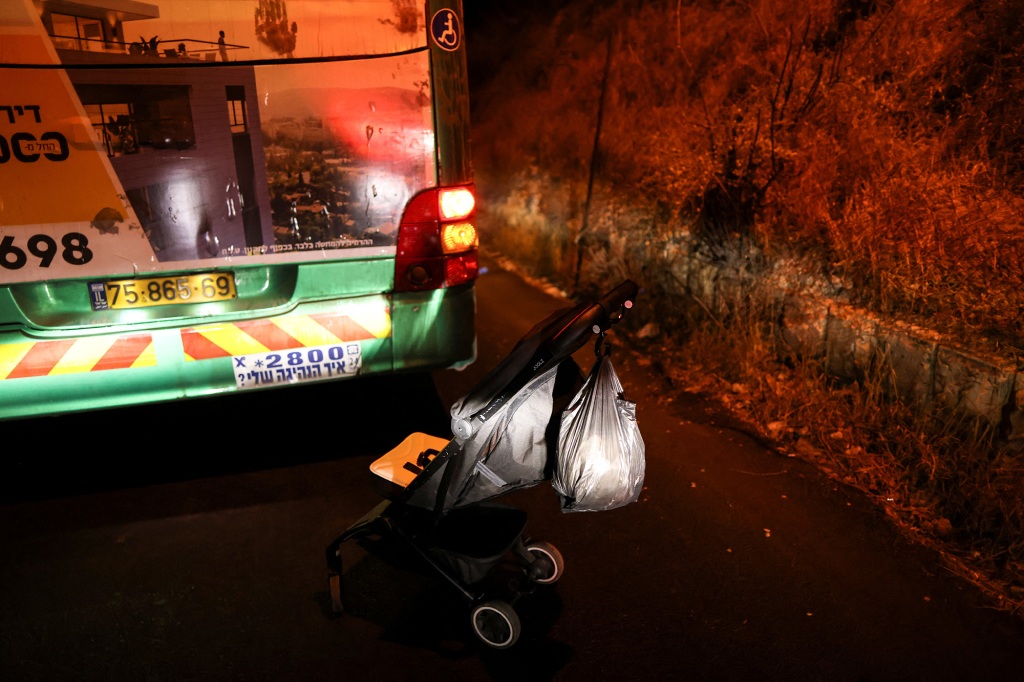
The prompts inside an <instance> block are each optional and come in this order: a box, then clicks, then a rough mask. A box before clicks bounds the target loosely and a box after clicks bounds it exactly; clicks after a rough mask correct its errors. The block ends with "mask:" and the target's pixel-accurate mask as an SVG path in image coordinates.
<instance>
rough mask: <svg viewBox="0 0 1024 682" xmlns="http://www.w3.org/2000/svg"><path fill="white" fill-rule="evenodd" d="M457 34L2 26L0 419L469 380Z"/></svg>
mask: <svg viewBox="0 0 1024 682" xmlns="http://www.w3.org/2000/svg"><path fill="white" fill-rule="evenodd" d="M461 19H462V4H461V1H460V0H426V1H425V2H424V1H422V0H340V1H339V0H336V1H330V0H322V1H318V0H147V1H145V2H142V1H140V0H4V1H3V2H0V419H12V418H22V417H32V416H41V415H50V414H59V413H66V412H74V411H82V410H93V409H101V408H112V407H118V406H124V405H136V404H140V403H151V402H161V401H168V400H174V399H180V398H192V397H200V396H209V395H213V394H220V393H224V392H229V391H239V390H250V389H263V388H270V387H281V386H287V385H293V384H297V383H302V382H307V381H325V380H338V379H341V380H344V379H347V378H351V377H355V376H359V375H366V374H374V373H390V372H403V371H419V370H433V369H441V368H450V367H461V366H464V365H466V364H469V363H470V362H472V361H473V360H474V358H475V353H476V336H475V291H474V281H475V279H476V276H477V271H478V265H477V232H476V228H475V225H474V216H475V213H474V193H473V192H474V188H473V177H472V165H471V160H470V153H469V120H468V117H469V113H468V112H469V93H468V90H467V81H468V79H467V72H466V54H465V46H464V41H463V34H462V21H461Z"/></svg>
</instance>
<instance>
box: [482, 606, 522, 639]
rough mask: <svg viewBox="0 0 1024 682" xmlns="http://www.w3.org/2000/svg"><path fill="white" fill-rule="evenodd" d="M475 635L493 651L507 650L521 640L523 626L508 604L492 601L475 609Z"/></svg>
mask: <svg viewBox="0 0 1024 682" xmlns="http://www.w3.org/2000/svg"><path fill="white" fill-rule="evenodd" d="M470 621H471V622H472V624H473V634H475V635H476V636H477V637H478V638H479V639H480V641H482V642H483V643H484V644H486V645H487V646H489V647H491V648H492V649H507V648H508V647H510V646H512V645H513V644H515V643H516V641H517V640H518V639H519V633H520V631H521V630H522V626H521V625H520V623H519V616H518V615H517V614H516V612H515V609H513V608H512V606H511V605H509V604H508V603H506V602H503V601H498V600H491V601H486V602H484V603H482V604H478V605H477V606H475V607H473V612H472V614H471V615H470Z"/></svg>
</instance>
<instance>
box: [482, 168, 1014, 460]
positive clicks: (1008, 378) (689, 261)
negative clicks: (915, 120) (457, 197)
mask: <svg viewBox="0 0 1024 682" xmlns="http://www.w3.org/2000/svg"><path fill="white" fill-rule="evenodd" d="M536 173H537V171H536V169H533V170H532V171H531V176H530V178H529V181H528V182H526V181H522V182H517V181H514V180H513V181H512V182H506V183H503V184H502V185H501V186H502V187H503V188H505V191H504V193H500V192H499V193H492V194H491V195H490V196H489V197H488V198H487V200H486V202H487V205H488V208H487V211H486V214H485V215H487V216H490V220H492V221H495V222H500V223H502V224H505V225H518V226H520V228H522V227H523V226H524V223H526V222H527V221H524V220H523V216H522V211H523V207H524V205H525V206H529V207H530V211H531V216H530V222H532V223H536V222H537V221H538V220H541V221H542V222H543V223H544V229H545V230H546V231H547V235H546V239H547V240H549V241H550V239H551V233H552V232H553V231H557V230H558V229H559V226H560V225H561V226H571V227H569V228H565V227H563V228H561V229H563V231H564V232H566V234H563V235H562V236H561V240H562V242H563V243H567V244H571V243H573V241H574V240H576V239H581V242H582V243H583V244H585V250H584V258H583V263H582V269H581V271H580V281H581V282H582V283H587V282H588V280H591V281H593V282H603V281H607V278H608V276H609V272H608V271H607V270H608V267H609V264H619V267H621V268H624V269H625V270H626V272H625V273H623V274H625V275H627V276H630V277H632V278H633V279H635V280H636V281H637V282H638V283H640V284H641V286H645V287H646V288H648V289H649V290H653V291H657V292H662V293H661V295H663V296H675V295H677V294H680V293H684V294H687V295H689V296H690V297H692V298H693V299H694V300H696V301H698V302H699V303H700V305H701V307H703V308H705V309H706V310H707V311H708V312H710V313H711V314H716V313H725V312H727V311H729V310H733V311H735V310H737V309H738V308H737V306H742V305H748V304H750V302H751V301H754V300H756V301H758V303H759V304H760V305H769V306H772V307H773V308H776V309H778V310H779V311H780V314H779V315H778V318H777V319H778V322H777V324H778V330H777V331H778V335H779V336H780V338H782V339H783V340H784V342H785V344H786V345H787V346H788V348H789V349H790V351H791V352H793V353H796V354H799V355H800V356H802V357H809V358H816V359H820V360H824V362H825V363H826V367H827V368H828V370H829V371H830V372H832V373H833V374H835V375H836V376H840V377H845V378H848V379H858V378H862V377H864V376H866V375H868V374H869V373H871V374H872V375H874V376H884V377H886V381H885V387H886V388H887V389H888V390H889V391H890V392H891V393H892V395H894V396H897V397H899V398H900V399H902V400H904V401H906V402H907V403H908V404H911V405H916V406H919V407H925V406H941V407H943V408H947V409H949V410H952V411H954V412H955V413H957V414H960V415H962V416H964V417H965V418H970V419H980V420H982V421H983V422H984V423H987V424H988V425H991V426H992V427H994V428H995V429H997V433H999V434H1000V435H1001V437H1003V438H1006V439H1008V440H1010V441H1015V442H1017V443H1020V444H1021V445H1024V371H1018V369H1017V367H1016V366H1015V364H1014V362H1013V361H1012V360H1010V359H1006V358H998V357H984V356H981V355H980V354H975V353H973V352H972V351H971V350H970V349H969V345H970V344H969V343H965V342H964V340H957V342H952V341H950V340H947V339H944V338H942V337H941V336H940V335H939V334H937V333H935V332H934V331H932V330H928V329H924V328H921V327H917V326H913V325H908V324H902V323H901V322H899V321H896V320H883V319H879V318H877V317H876V316H874V315H872V314H870V313H869V312H867V311H865V310H860V309H857V308H855V307H853V306H851V305H849V304H848V303H846V302H844V300H843V298H844V296H843V294H842V286H841V285H838V284H837V283H834V282H828V281H824V280H823V279H822V278H820V277H817V276H815V275H813V274H810V273H813V268H809V267H805V266H803V265H802V264H800V263H798V262H795V261H794V262H786V261H775V262H766V261H765V259H764V258H763V257H761V255H760V254H759V253H757V252H756V251H755V250H752V249H751V248H750V247H747V251H746V252H740V251H739V250H738V249H736V250H733V251H732V252H728V253H723V251H722V248H723V247H721V246H719V247H717V248H715V249H713V251H714V253H713V254H709V250H708V249H707V248H704V247H703V245H701V244H698V243H696V241H695V238H694V237H693V235H692V234H691V232H690V230H689V229H688V227H687V226H686V225H683V224H681V223H679V221H678V219H677V218H672V217H666V216H665V215H664V213H665V211H657V210H655V208H654V207H650V206H638V205H635V204H626V203H624V202H623V201H622V199H621V198H620V197H619V196H617V195H616V192H615V191H614V188H608V187H599V188H597V189H596V190H595V191H594V194H593V198H592V200H591V202H590V212H589V214H588V216H587V217H588V218H589V220H581V218H580V215H579V214H578V207H579V205H580V202H578V201H576V202H574V206H573V207H567V206H566V205H565V204H564V203H560V202H558V201H557V200H555V199H553V197H558V196H559V195H566V194H573V193H574V192H575V195H576V196H579V188H572V189H569V190H567V189H566V187H565V186H564V185H565V184H568V183H562V185H560V184H559V183H558V182H557V181H555V180H554V179H551V178H546V179H543V181H540V182H538V179H537V177H536ZM538 192H541V193H543V194H544V196H532V195H533V194H535V193H538ZM538 206H542V207H544V209H543V211H542V212H543V213H544V214H545V215H543V216H539V215H537V213H536V211H537V207H538ZM574 209H575V210H574ZM486 221H487V219H486V218H485V220H484V223H483V228H484V238H485V240H486V238H487V230H488V228H487V225H486ZM580 225H585V226H587V227H586V229H585V231H584V232H583V234H579V228H578V227H577V226H580ZM569 230H574V231H575V233H574V234H568V232H569ZM666 235H669V237H668V238H667V239H666ZM523 238H524V235H522V234H520V235H518V237H517V239H518V240H520V241H522V240H523ZM508 255H511V256H513V257H514V258H515V259H517V260H519V261H520V264H521V265H522V266H523V267H525V268H526V269H527V270H530V271H531V272H533V273H534V274H540V275H545V274H548V273H544V272H543V271H540V272H538V269H537V268H536V267H534V266H536V265H538V263H536V262H531V259H537V258H539V256H537V254H536V249H535V250H534V251H533V252H530V251H524V252H523V253H518V254H508ZM612 274H614V273H612ZM563 276H564V273H563ZM556 283H559V284H563V285H564V284H566V282H556ZM649 307H650V308H651V309H652V310H654V309H658V308H659V302H658V301H653V302H652V305H651V306H649Z"/></svg>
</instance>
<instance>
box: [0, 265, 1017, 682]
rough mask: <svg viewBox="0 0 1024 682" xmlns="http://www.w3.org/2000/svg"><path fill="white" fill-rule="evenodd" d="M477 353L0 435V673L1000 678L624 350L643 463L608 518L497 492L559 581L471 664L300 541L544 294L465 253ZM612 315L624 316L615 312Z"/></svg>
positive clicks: (367, 574) (841, 517)
mask: <svg viewBox="0 0 1024 682" xmlns="http://www.w3.org/2000/svg"><path fill="white" fill-rule="evenodd" d="M488 268H489V269H488V270H487V272H486V273H485V274H484V275H483V276H482V277H481V279H480V280H479V289H478V293H479V327H480V330H481V333H480V359H479V360H478V362H477V363H475V364H474V365H473V366H472V367H471V368H469V369H467V370H465V371H463V372H442V373H438V374H437V375H435V376H433V377H429V376H416V377H399V378H390V379H382V380H370V379H367V380H365V381H364V380H358V381H354V382H349V383H348V384H346V385H344V386H339V385H330V386H325V385H319V386H308V387H303V388H298V389H295V390H294V391H291V390H289V391H285V392H273V393H271V394H265V395H262V396H256V395H250V396H245V397H244V398H241V399H239V397H238V396H234V397H233V398H235V399H233V400H220V399H217V400H213V401H200V402H199V403H198V404H195V403H193V404H174V405H165V406H158V407H155V408H137V409H133V410H123V411H118V412H114V413H96V414H92V415H78V416H75V417H65V418H59V419H46V420H30V421H25V422H12V423H5V424H2V425H0V427H2V428H3V432H4V435H5V443H6V444H7V447H5V460H6V463H7V464H8V472H7V475H6V476H5V477H4V479H3V484H2V487H0V492H2V498H0V500H2V501H0V679H4V680H18V681H21V680H132V681H135V680H174V681H177V680H320V679H324V680H326V679H331V680H339V679H340V680H364V679H371V678H372V679H379V680H544V679H550V680H566V681H569V680H572V681H575V680H581V681H582V680H587V681H590V680H611V679H615V680H669V679H671V680H678V679H688V680H787V681H789V682H792V681H794V680H837V681H839V680H851V681H853V680H928V681H937V680H994V679H1017V677H1018V676H1019V674H1020V668H1021V663H1024V623H1022V621H1021V620H1020V619H1019V618H1015V617H1012V616H1010V615H1007V614H1005V613H1002V612H999V611H996V610H993V609H990V608H987V607H986V606H985V602H984V601H983V600H982V598H981V596H980V595H979V594H977V592H976V591H975V589H974V588H973V587H972V586H971V585H970V584H968V583H965V582H963V581H962V580H960V579H958V578H956V577H955V576H953V575H951V574H950V573H949V572H948V571H947V570H946V569H944V568H943V567H942V564H941V562H940V561H939V560H938V558H937V557H936V556H934V555H933V554H931V553H930V552H929V551H927V550H926V549H924V548H922V547H919V546H915V545H913V544H910V543H908V542H907V541H905V540H904V539H902V538H901V537H900V536H899V535H898V534H897V533H896V532H895V530H894V529H893V528H892V527H891V526H890V525H889V523H888V522H887V521H886V519H885V517H884V515H883V514H881V513H880V512H879V511H878V510H876V509H875V508H873V507H872V506H871V505H870V504H869V503H868V502H867V501H866V500H864V499H863V498H862V497H861V496H860V495H858V494H857V493H856V492H854V491H852V490H848V489H845V488H842V487H839V486H837V485H836V484H834V483H832V482H830V481H829V480H827V479H826V478H824V477H823V476H821V475H819V474H818V473H817V472H816V471H815V470H814V469H812V468H811V467H810V466H809V465H807V464H805V463H803V462H801V461H799V460H796V459H792V458H786V457H783V456H780V455H779V454H777V453H774V452H772V451H771V450H770V449H767V448H765V447H763V446H762V445H761V444H759V443H758V442H757V441H756V440H755V439H753V438H751V437H748V436H747V435H745V434H743V433H742V432H739V431H736V430H732V429H730V428H728V427H727V426H726V425H725V423H726V422H723V421H721V420H720V418H719V417H718V416H717V415H715V414H714V412H713V410H712V411H709V406H708V405H705V404H703V403H702V402H700V401H699V400H695V399H692V398H688V397H686V396H683V395H674V394H672V393H671V392H670V391H669V390H668V388H667V387H666V386H665V384H664V381H663V378H662V377H659V376H657V375H656V374H654V373H652V372H651V371H650V370H649V366H648V364H647V363H646V358H645V357H644V356H643V355H642V354H641V353H635V352H632V351H631V347H630V344H629V342H628V339H626V338H624V337H622V336H619V337H616V338H614V339H613V340H614V341H615V343H616V351H615V354H614V355H613V359H614V362H615V367H616V370H617V371H618V373H619V376H620V378H621V379H622V381H623V384H624V386H625V389H626V395H627V397H629V398H631V399H633V400H635V401H636V402H637V403H638V421H639V424H640V428H641V431H642V433H643V435H644V440H645V443H646V447H647V471H646V484H645V490H644V492H643V495H642V496H641V499H640V501H639V502H637V503H636V504H633V505H630V506H628V507H625V508H622V509H617V510H614V511H609V512H591V513H575V514H567V513H563V512H561V511H560V509H559V508H558V500H557V496H556V495H555V493H554V491H553V490H552V488H551V487H550V486H549V485H547V484H546V483H542V484H539V485H538V486H535V487H533V488H530V489H528V490H526V491H522V492H520V493H515V494H513V495H512V496H511V497H510V498H509V500H508V501H509V502H511V503H514V504H516V505H517V506H521V507H522V508H524V509H525V510H527V512H528V513H529V519H530V520H529V525H528V533H529V534H530V535H531V536H533V537H535V538H538V539H545V540H548V541H550V542H553V543H554V544H555V545H556V546H557V547H558V548H559V549H560V551H561V553H562V554H563V555H564V557H565V561H566V573H565V576H564V578H563V579H562V580H561V581H560V582H559V583H558V584H557V585H555V586H553V587H551V588H550V589H545V590H540V591H538V592H537V593H535V594H533V595H531V596H530V597H529V598H527V599H524V600H523V601H521V602H519V603H518V605H517V607H518V610H519V614H520V617H521V618H522V621H523V627H524V631H523V635H522V638H521V640H520V642H519V643H518V644H517V645H516V646H515V647H513V648H512V649H510V650H508V651H492V650H487V649H484V648H483V647H482V646H480V645H479V644H477V643H476V641H475V640H474V639H473V636H472V634H471V632H470V629H469V623H468V618H467V616H466V610H465V605H464V604H463V603H462V602H461V601H460V600H459V599H458V598H457V597H456V595H455V594H454V593H453V592H452V591H451V590H450V588H448V586H446V585H445V584H444V583H442V582H440V581H439V580H438V579H437V578H436V577H435V576H432V575H431V574H429V573H423V572H420V571H417V570H415V566H416V565H415V564H413V563H411V562H409V561H408V560H407V558H406V557H404V556H403V555H401V554H392V553H382V554H380V553H376V552H368V551H367V550H366V549H365V548H362V547H359V546H358V545H355V544H354V543H347V544H346V546H345V550H344V555H343V556H344V559H345V562H346V583H347V585H348V586H349V588H350V597H351V598H350V601H349V603H348V607H349V610H348V612H346V613H345V614H344V615H342V616H334V615H333V614H332V613H331V612H330V609H329V608H328V597H327V592H326V587H327V585H326V573H325V564H324V557H323V555H324V548H325V546H326V545H327V543H328V542H330V540H331V539H333V538H334V537H335V536H336V535H337V534H338V533H340V532H341V531H342V530H344V529H345V528H346V527H347V526H348V525H349V524H350V523H352V522H353V521H354V520H356V519H358V518H359V517H360V516H362V515H363V514H364V513H365V512H366V511H368V510H369V509H370V508H371V507H373V506H374V505H375V504H376V503H377V502H378V501H379V499H380V498H379V497H378V496H377V493H376V492H375V491H374V488H373V487H372V485H371V484H370V474H369V473H368V470H367V467H368V465H369V463H370V462H371V461H373V459H375V458H376V457H377V456H379V455H380V454H382V453H383V452H384V451H386V450H387V449H389V448H390V447H391V446H393V445H394V444H396V443H397V442H398V441H399V440H401V438H402V437H404V436H405V435H406V433H408V432H409V431H411V430H426V431H431V432H434V433H436V434H437V435H442V436H446V435H447V433H446V432H445V429H446V428H447V424H448V420H447V413H446V407H447V405H448V404H450V402H451V401H452V400H454V399H455V398H457V397H459V396H461V395H462V394H463V393H464V392H465V391H466V390H468V388H470V387H471V386H472V385H473V383H475V381H476V380H477V379H478V378H479V377H480V376H482V374H483V373H484V372H486V371H487V370H488V369H490V367H491V366H493V364H494V363H495V362H497V360H498V359H500V358H501V357H502V356H503V355H504V353H505V352H507V350H508V349H509V348H510V347H511V345H512V344H513V343H514V342H515V340H517V339H518V338H519V337H520V335H521V334H523V333H524V332H525V331H526V330H527V329H528V328H529V327H530V326H532V325H533V324H534V323H535V322H537V321H539V320H540V319H542V318H543V317H545V316H546V315H547V314H548V313H549V312H551V311H552V310H554V309H555V308H557V307H560V306H561V305H564V302H563V301H560V300H558V299H557V298H555V297H553V296H552V295H551V294H549V293H547V292H544V291H541V290H539V289H536V288H533V287H531V286H529V285H527V284H525V283H524V282H523V281H522V280H520V279H519V278H518V277H516V276H515V275H513V274H511V273H508V272H506V271H503V270H501V269H500V268H498V267H497V266H496V265H495V264H494V263H488ZM638 305H643V300H642V296H641V297H640V300H639V301H638Z"/></svg>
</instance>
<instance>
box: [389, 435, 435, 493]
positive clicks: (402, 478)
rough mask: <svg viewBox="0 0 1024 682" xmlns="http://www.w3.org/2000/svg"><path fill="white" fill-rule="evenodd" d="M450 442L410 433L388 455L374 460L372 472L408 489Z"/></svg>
mask: <svg viewBox="0 0 1024 682" xmlns="http://www.w3.org/2000/svg"><path fill="white" fill-rule="evenodd" d="M447 445H448V441H447V440H445V439H444V438H438V437H437V436H431V435H429V434H426V433H420V432H415V433H410V434H409V435H408V436H406V438H405V440H403V441H402V442H401V443H399V444H398V445H397V446H395V447H394V448H392V449H391V450H390V451H389V452H388V453H387V454H385V455H383V456H381V457H379V458H378V459H376V460H374V462H373V464H371V465H370V471H371V472H373V474H374V475H375V476H379V477H380V478H382V479H384V480H385V481H387V482H388V483H391V484H393V485H396V486H398V487H399V488H406V487H407V486H408V485H409V484H410V483H412V482H413V480H414V479H415V478H416V477H417V476H418V475H419V473H420V472H421V471H423V467H424V466H426V464H427V463H428V462H429V461H430V460H431V459H433V457H434V455H436V454H437V453H439V452H440V451H441V450H444V448H445V446H447Z"/></svg>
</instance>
